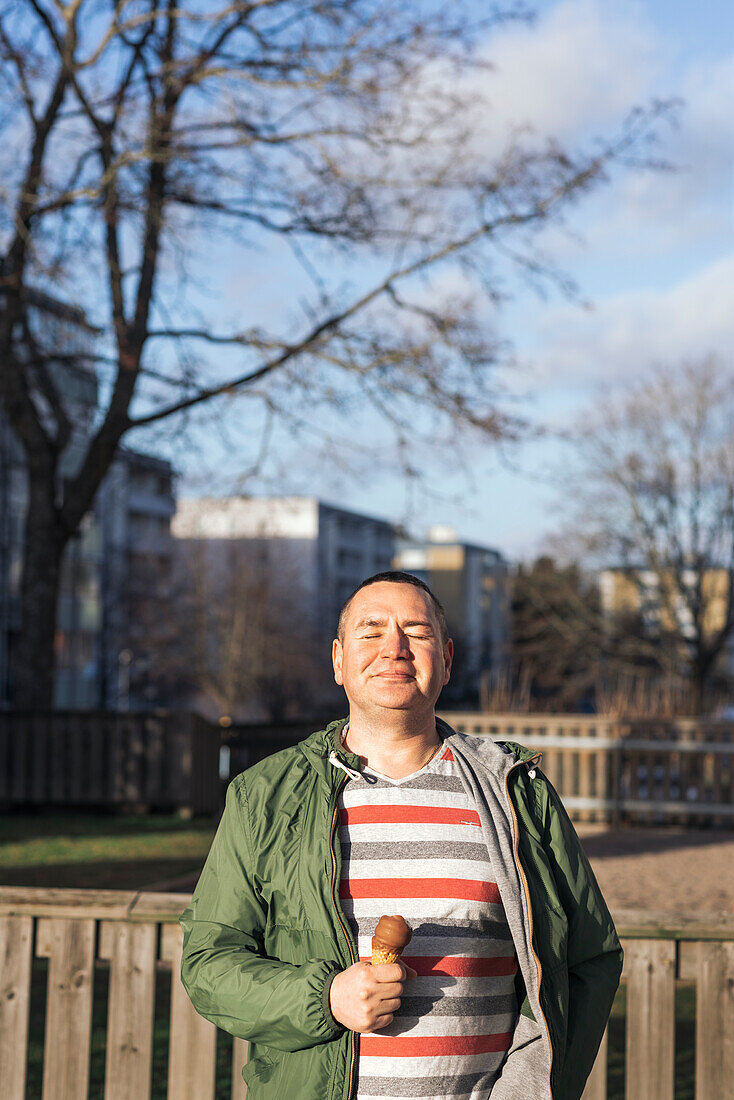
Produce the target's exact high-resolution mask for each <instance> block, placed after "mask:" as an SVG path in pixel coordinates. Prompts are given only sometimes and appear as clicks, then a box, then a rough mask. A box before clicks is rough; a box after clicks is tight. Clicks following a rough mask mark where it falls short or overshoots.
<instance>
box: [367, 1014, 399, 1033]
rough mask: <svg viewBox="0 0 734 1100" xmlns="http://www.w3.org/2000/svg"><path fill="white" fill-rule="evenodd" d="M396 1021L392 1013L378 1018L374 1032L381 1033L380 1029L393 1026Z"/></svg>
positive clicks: (373, 1028) (373, 1027)
mask: <svg viewBox="0 0 734 1100" xmlns="http://www.w3.org/2000/svg"><path fill="white" fill-rule="evenodd" d="M394 1019H395V1017H394V1016H393V1014H392V1012H388V1013H387V1014H386V1015H383V1016H378V1017H377V1019H376V1020H375V1022H374V1024H373V1025H372V1030H373V1031H379V1030H380V1028H382V1027H387V1025H388V1024H391V1023H392V1022H393V1020H394Z"/></svg>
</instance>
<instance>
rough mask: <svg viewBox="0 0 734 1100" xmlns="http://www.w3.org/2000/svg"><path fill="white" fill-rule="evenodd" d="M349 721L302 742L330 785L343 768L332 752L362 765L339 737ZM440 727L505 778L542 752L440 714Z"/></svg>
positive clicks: (338, 722) (444, 736)
mask: <svg viewBox="0 0 734 1100" xmlns="http://www.w3.org/2000/svg"><path fill="white" fill-rule="evenodd" d="M348 721H349V718H348V717H344V718H336V719H335V720H334V721H333V722H329V724H328V726H326V727H325V728H324V729H322V730H317V731H316V732H315V733H312V734H311V735H310V736H309V737H307V738H306V740H305V741H301V742H300V744H299V745H298V748H299V749H300V750H301V752H302V753H303V754H304V756H305V757H306V759H307V760H308V762H309V764H310V765H311V767H312V768H313V769H314V770H315V771H316V772H317V774H318V775H319V777H320V779H321V780H322V781H323V782H324V783H325V784H326V785H327V786H328V787H330V788H331V787H332V786H334V783H335V782H336V779H337V778H338V775H339V772H338V771H337V770H336V769H335V768H334V767H333V766H332V764H330V763H329V756H330V755H331V753H332V752H333V753H335V754H336V757H337V759H338V760H339V761H341V763H342V764H346V765H347V767H350V768H355V769H359V766H360V759H359V756H358V755H357V754H356V753H354V752H347V750H346V749H345V748H344V746H343V745H342V744H341V742H340V740H339V737H340V735H341V732H342V730H343V729H344V726H345V725H346V724H347V722H348ZM436 729H437V731H438V735H439V737H441V739H442V740H444V741H445V740H447V739H448V740H449V741H450V743H451V744H452V746H454V747H459V751H460V752H463V753H464V754H466V755H467V756H468V757H469V758H470V759H472V760H473V761H474V762H475V763H477V764H479V765H481V767H483V768H484V769H485V770H486V771H487V772H489V773H490V774H491V775H493V776H495V777H496V778H501V779H503V780H504V776H505V774H506V772H508V771H509V770H510V768H512V767H513V766H514V765H515V764H517V763H518V762H519V763H524V764H529V765H530V764H532V763H537V762H538V761H539V760H540V757H541V756H542V753H539V752H537V751H535V750H534V749H529V748H527V747H526V746H524V745H518V744H517V743H516V742H514V741H494V740H493V739H492V738H491V737H487V736H476V735H474V734H468V733H457V731H456V730H455V729H453V727H451V726H450V725H449V724H448V722H444V720H443V718H438V717H437V718H436Z"/></svg>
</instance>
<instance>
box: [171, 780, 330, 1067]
mask: <svg viewBox="0 0 734 1100" xmlns="http://www.w3.org/2000/svg"><path fill="white" fill-rule="evenodd" d="M254 867H255V862H254V854H253V851H252V846H251V843H250V833H249V821H248V818H247V804H246V790H245V785H244V777H243V776H238V777H237V778H236V779H235V780H233V781H232V783H230V785H229V788H228V790H227V798H226V804H225V809H224V814H223V816H222V820H221V822H220V824H219V828H218V830H217V833H216V836H215V837H214V841H213V843H212V846H211V850H210V852H209V855H208V857H207V860H206V863H205V865H204V869H203V871H202V873H201V877H200V878H199V882H198V884H197V886H196V890H195V891H194V894H193V897H192V899H191V904H190V905H189V906H188V908H187V909H185V910H184V912H183V913H182V915H181V917H180V923H181V926H182V928H183V930H184V938H183V955H182V959H181V980H182V982H183V984H184V987H185V989H186V991H187V993H188V995H189V997H190V998H191V1001H192V1003H193V1005H194V1008H195V1009H196V1010H197V1012H199V1013H200V1014H201V1015H202V1016H204V1017H205V1018H206V1019H207V1020H211V1022H212V1023H214V1024H216V1025H217V1027H220V1028H223V1029H224V1030H225V1031H229V1032H231V1033H232V1034H233V1035H237V1036H239V1037H240V1038H242V1039H249V1040H251V1041H252V1042H256V1043H259V1042H262V1043H265V1044H266V1045H267V1046H269V1047H275V1048H276V1049H278V1050H284V1051H295V1050H302V1049H305V1048H307V1047H312V1046H316V1045H317V1044H319V1043H323V1042H326V1041H327V1040H329V1039H333V1038H335V1037H336V1036H337V1035H339V1034H341V1032H342V1031H343V1030H344V1029H343V1028H342V1026H341V1025H340V1024H338V1023H337V1021H336V1020H335V1019H334V1017H333V1016H332V1015H331V1012H330V1010H329V988H330V986H331V982H332V980H333V978H334V976H335V974H337V973H338V970H337V969H336V968H335V967H334V965H333V963H330V962H324V961H310V962H306V963H303V964H302V965H294V964H292V963H284V962H280V961H278V960H277V959H270V958H267V956H266V954H265V951H264V948H263V941H264V932H265V926H266V915H267V912H266V906H265V904H264V903H263V900H262V898H261V897H260V896H259V895H258V892H257V888H256V884H255V881H254V875H253V870H254Z"/></svg>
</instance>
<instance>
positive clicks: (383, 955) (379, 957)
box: [372, 940, 400, 966]
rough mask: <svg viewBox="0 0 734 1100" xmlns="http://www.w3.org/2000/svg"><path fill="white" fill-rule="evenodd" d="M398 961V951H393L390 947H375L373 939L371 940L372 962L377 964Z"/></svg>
mask: <svg viewBox="0 0 734 1100" xmlns="http://www.w3.org/2000/svg"><path fill="white" fill-rule="evenodd" d="M399 961H400V952H399V951H394V950H393V949H392V948H387V947H376V946H375V943H374V940H373V942H372V964H373V966H377V965H379V964H380V963H396V962H399Z"/></svg>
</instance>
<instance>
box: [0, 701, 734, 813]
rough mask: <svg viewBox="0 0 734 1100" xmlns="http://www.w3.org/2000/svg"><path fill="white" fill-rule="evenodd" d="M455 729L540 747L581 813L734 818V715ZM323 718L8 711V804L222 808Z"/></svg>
mask: <svg viewBox="0 0 734 1100" xmlns="http://www.w3.org/2000/svg"><path fill="white" fill-rule="evenodd" d="M441 716H442V717H443V718H445V719H446V720H447V721H448V722H449V723H450V724H451V725H452V726H454V727H455V728H456V729H459V730H463V731H465V732H467V733H476V734H481V735H483V736H488V737H492V738H495V739H496V740H503V739H504V740H510V741H518V742H520V743H521V744H523V745H527V746H529V747H531V748H534V749H540V750H542V752H543V764H542V767H543V770H544V771H545V773H546V774H547V775H548V777H549V779H550V780H551V781H552V782H553V783H554V785H555V786H556V787H557V789H558V791H559V792H560V794H561V797H562V798H563V801H564V803H565V805H566V808H567V809H568V810H569V812H570V814H571V816H572V817H573V818H574V819H575V820H580V821H601V822H608V823H613V824H616V823H618V822H619V821H621V820H624V821H634V822H650V823H657V824H691V825H728V826H730V827H731V826H732V824H734V723H732V722H723V721H721V722H717V721H706V720H703V719H677V720H668V719H661V720H659V721H652V720H635V721H626V720H620V719H618V718H614V717H610V716H582V715H547V714H529V715H517V714H504V715H501V714H471V713H464V712H456V713H442V715H441ZM322 726H323V723H321V722H319V721H318V720H317V721H314V722H290V723H281V724H279V725H263V724H253V725H249V726H248V725H239V726H236V727H231V728H230V729H229V730H227V731H222V730H220V728H219V727H218V726H215V725H212V724H211V723H209V722H207V721H206V720H205V719H203V718H201V717H200V716H199V715H196V714H184V713H181V714H179V713H173V712H165V711H164V712H156V713H144V714H140V713H134V712H133V713H130V714H115V713H112V712H104V711H58V712H50V713H38V714H31V713H27V714H24V713H18V712H5V713H2V712H0V806H3V805H4V806H12V807H21V806H23V807H32V806H41V805H51V806H90V807H91V806H95V807H107V808H115V807H117V808H129V809H162V810H182V811H185V812H187V813H202V814H211V815H214V814H216V813H218V812H219V810H221V807H222V802H223V800H222V795H223V787H224V781H226V779H227V777H228V776H234V775H236V774H237V773H238V772H240V771H242V770H243V769H244V768H246V767H249V766H250V765H251V764H254V763H255V762H256V761H257V760H260V759H261V758H262V757H263V756H267V755H268V754H269V753H271V752H276V751H277V750H278V749H281V748H285V747H286V746H288V745H292V744H295V743H296V742H297V741H299V740H301V739H302V738H303V737H306V736H308V734H309V733H310V732H311V731H312V730H314V729H318V728H320V727H322Z"/></svg>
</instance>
